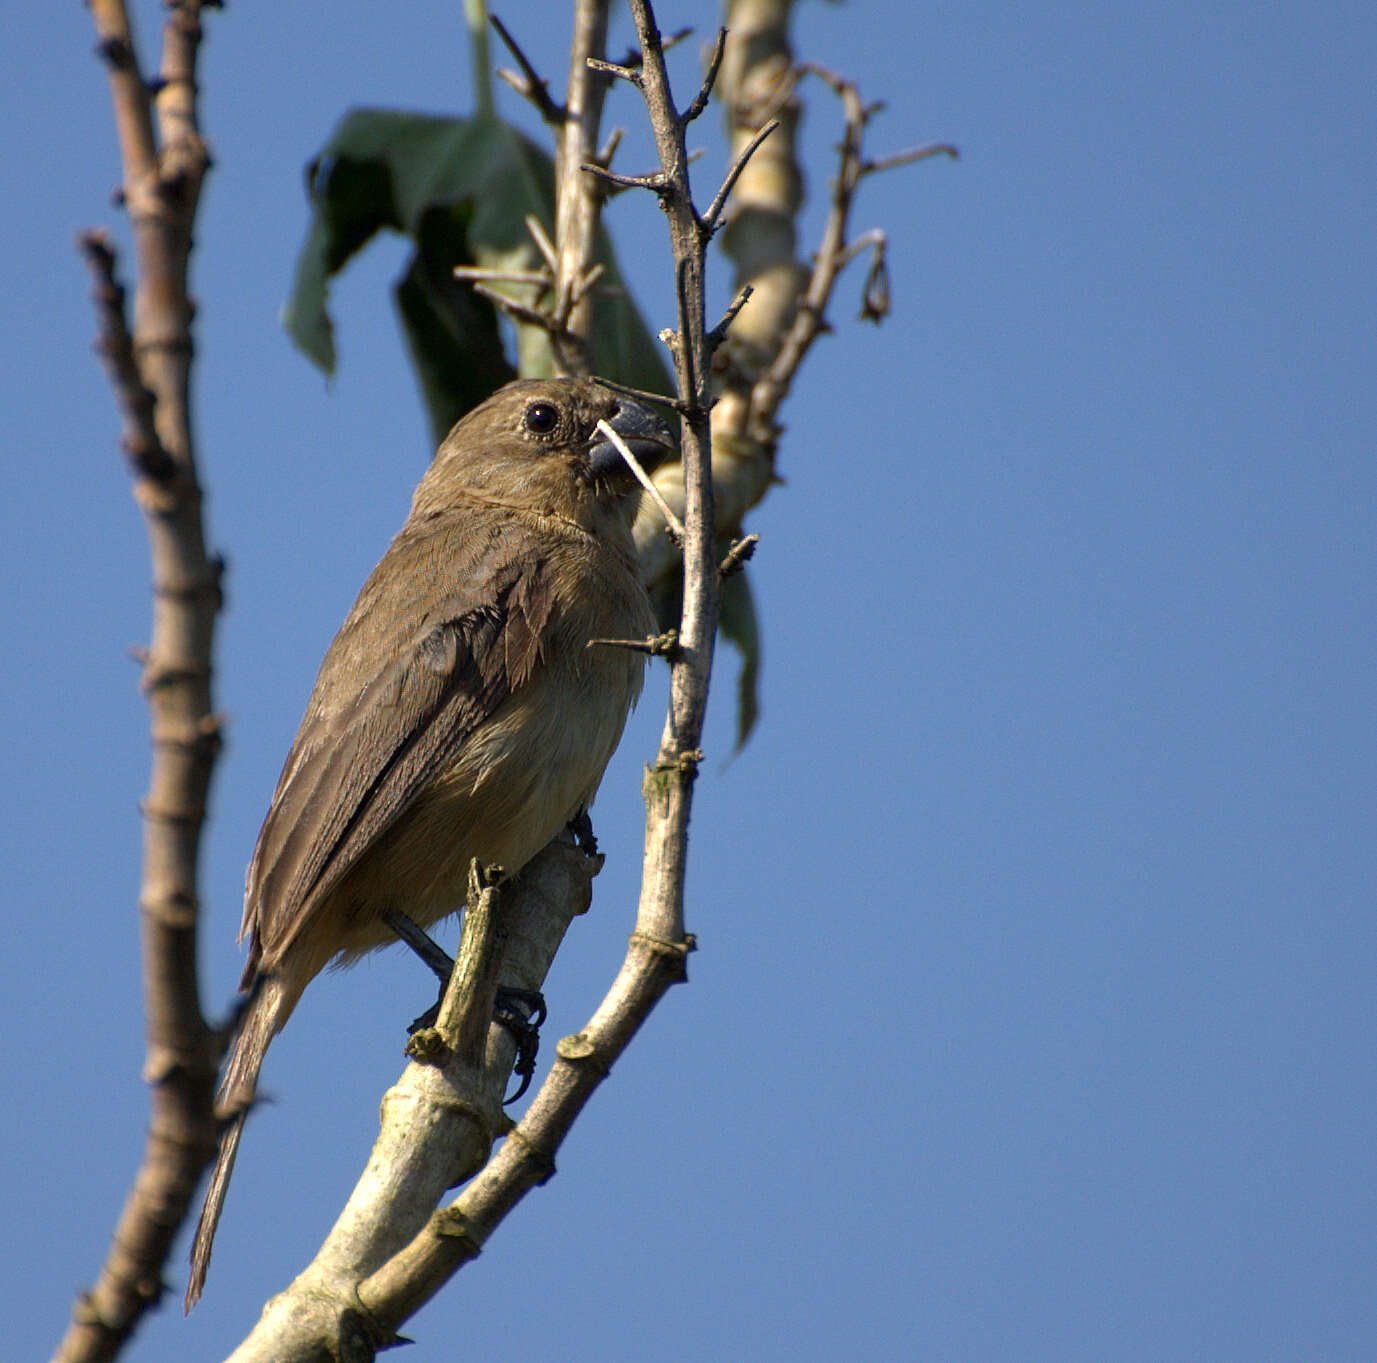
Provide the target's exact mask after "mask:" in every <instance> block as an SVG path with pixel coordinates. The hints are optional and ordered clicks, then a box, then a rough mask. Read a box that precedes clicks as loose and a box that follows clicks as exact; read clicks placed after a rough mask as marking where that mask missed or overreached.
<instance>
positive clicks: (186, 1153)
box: [55, 0, 222, 1363]
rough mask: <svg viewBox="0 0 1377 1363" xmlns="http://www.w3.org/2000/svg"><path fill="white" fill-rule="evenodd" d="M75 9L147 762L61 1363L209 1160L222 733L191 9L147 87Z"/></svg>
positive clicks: (123, 1328)
mask: <svg viewBox="0 0 1377 1363" xmlns="http://www.w3.org/2000/svg"><path fill="white" fill-rule="evenodd" d="M90 8H91V13H92V18H93V20H94V22H95V27H96V32H97V35H98V39H99V41H98V45H97V50H98V51H99V52H100V54H101V56H102V57H103V58H104V60H105V63H106V67H107V71H108V74H109V79H110V93H111V102H112V106H113V111H114V121H115V127H116V131H117V133H118V136H119V143H120V153H121V160H122V166H123V195H122V197H123V201H124V203H125V205H126V206H127V209H128V212H129V218H130V223H131V227H132V231H133V236H134V246H135V255H136V259H137V262H138V270H137V276H136V279H135V281H134V291H135V296H134V307H133V317H134V322H133V325H132V327H130V326H128V325H127V324H126V322H125V319H124V297H123V290H122V289H121V288H120V286H119V284H118V283H117V281H116V278H115V259H114V254H113V251H112V250H111V248H110V246H109V244H108V242H107V241H106V240H104V238H103V237H102V236H100V235H99V234H91V233H88V234H86V235H84V236H83V238H82V239H81V247H82V251H83V253H84V254H85V256H86V260H87V263H88V264H89V266H90V267H91V269H92V270H93V272H94V274H95V276H96V281H97V283H96V294H97V312H98V317H99V328H100V338H101V339H100V341H99V343H98V345H99V348H100V349H101V351H102V354H103V356H104V358H105V362H106V367H107V369H108V371H109V373H110V376H111V380H112V383H113V385H114V388H115V392H116V399H117V402H118V404H119V407H120V409H121V413H122V416H123V422H124V439H123V444H124V447H125V450H126V452H127V453H128V455H129V457H130V463H131V467H132V470H133V472H134V475H135V479H134V497H135V500H136V501H137V503H138V505H139V506H140V508H141V509H142V511H143V513H144V520H145V525H146V528H147V532H148V538H149V551H150V558H151V562H152V575H153V587H154V591H153V622H152V632H151V636H150V642H149V646H148V650H147V662H146V664H145V667H144V675H143V683H144V685H143V690H144V694H145V695H146V697H147V700H148V705H149V714H150V728H151V732H152V736H153V754H152V762H151V767H150V776H149V787H148V793H147V795H146V797H145V798H144V800H143V802H142V808H143V812H144V855H143V873H142V884H141V887H140V893H139V915H140V923H141V931H142V947H143V990H144V1011H145V1015H146V1018H147V1030H148V1052H147V1059H146V1061H145V1066H144V1073H145V1076H146V1077H147V1079H148V1081H149V1084H150V1104H151V1108H152V1112H151V1117H150V1120H149V1134H148V1138H147V1142H146V1144H145V1147H144V1154H143V1159H142V1163H141V1165H140V1168H139V1171H138V1173H137V1175H136V1177H135V1179H134V1182H133V1185H132V1187H131V1188H130V1191H129V1194H128V1196H127V1199H126V1201H125V1205H124V1209H123V1211H122V1212H121V1215H120V1218H119V1222H118V1224H117V1226H116V1228H115V1231H114V1235H113V1237H112V1243H111V1246H110V1249H109V1251H108V1253H107V1255H106V1259H105V1262H104V1264H103V1265H102V1267H101V1271H100V1276H99V1278H98V1280H97V1283H96V1285H95V1287H94V1288H92V1289H91V1290H90V1291H89V1292H87V1293H84V1294H83V1295H82V1297H81V1298H80V1299H79V1301H78V1303H77V1306H76V1309H75V1311H74V1318H73V1323H72V1325H71V1327H70V1328H69V1330H68V1332H67V1334H66V1336H65V1337H64V1338H63V1340H62V1342H61V1344H60V1345H59V1347H58V1351H57V1353H56V1355H55V1358H57V1359H59V1360H62V1363H75V1360H95V1359H110V1358H113V1357H115V1355H116V1354H117V1353H118V1351H119V1350H120V1348H121V1347H122V1346H123V1344H124V1343H125V1341H126V1340H127V1339H128V1338H129V1336H130V1334H131V1333H132V1332H133V1330H134V1328H135V1326H136V1325H137V1324H138V1322H139V1320H140V1318H141V1317H142V1315H143V1313H144V1312H145V1311H146V1310H148V1309H149V1308H150V1307H151V1306H153V1305H155V1304H156V1303H157V1302H158V1300H159V1297H160V1295H161V1291H162V1288H161V1283H162V1277H163V1267H164V1264H165V1263H166V1259H167V1254H168V1251H169V1249H170V1248H171V1245H172V1240H173V1237H174V1235H175V1233H176V1231H177V1229H178V1227H179V1226H180V1224H181V1221H182V1220H183V1218H184V1217H185V1215H186V1212H187V1210H188V1208H189V1207H190V1203H191V1198H192V1196H193V1195H194V1194H195V1191H196V1185H197V1182H198V1180H199V1178H200V1174H201V1172H202V1170H203V1169H204V1168H205V1166H206V1164H207V1163H208V1162H209V1160H210V1159H211V1158H212V1157H213V1155H214V1153H215V1145H216V1134H217V1133H216V1124H215V1112H214V1083H215V1071H216V1068H217V1063H218V1060H219V1038H218V1036H217V1033H216V1032H215V1031H213V1030H212V1029H211V1028H210V1027H209V1026H208V1025H207V1023H206V1021H205V1019H204V1017H203V1016H202V1014H201V1008H200V999H199V994H198V992H197V981H196V923H197V911H198V897H197V859H198V849H199V843H200V835H201V825H202V820H203V816H204V811H205V807H206V797H207V791H208V788H209V784H210V777H211V771H212V768H213V765H214V760H215V756H216V753H217V751H218V749H219V744H220V729H221V723H222V721H221V719H220V717H219V716H218V715H217V714H216V712H215V710H214V708H213V706H212V704H211V691H210V671H211V644H212V639H213V633H214V625H215V616H216V612H217V610H218V607H219V600H220V593H219V576H220V571H221V564H220V563H219V561H218V560H217V559H214V558H212V557H211V556H210V555H209V554H207V552H206V549H205V540H204V532H203V529H202V524H201V491H200V485H199V482H198V480H197V473H196V460H195V453H194V448H193V443H192V424H191V414H190V407H189V403H190V381H189V379H190V367H191V360H192V335H191V315H192V305H191V300H190V298H189V296H188V291H187V267H188V258H189V255H190V251H191V240H192V237H191V229H192V223H193V220H194V218H195V214H196V209H197V206H198V204H199V202H200V190H201V184H202V181H203V179H204V176H205V174H206V171H207V169H208V167H209V165H210V158H209V156H208V155H207V152H206V148H205V144H204V142H203V141H202V139H201V136H200V130H199V126H198V120H197V110H196V61H197V56H198V53H199V49H200V40H201V23H200V18H201V5H200V3H198V0H177V3H174V4H172V5H171V6H170V7H169V11H168V15H167V18H166V21H165V23H164V26H163V47H162V58H161V63H160V68H159V75H158V79H157V80H156V81H155V82H152V83H150V84H148V85H146V84H145V82H144V78H143V74H142V70H141V67H140V64H139V60H138V55H137V52H136V50H135V45H134V40H133V35H132V33H131V31H130V26H129V16H128V13H127V12H126V8H125V5H124V3H123V0H91V4H90Z"/></svg>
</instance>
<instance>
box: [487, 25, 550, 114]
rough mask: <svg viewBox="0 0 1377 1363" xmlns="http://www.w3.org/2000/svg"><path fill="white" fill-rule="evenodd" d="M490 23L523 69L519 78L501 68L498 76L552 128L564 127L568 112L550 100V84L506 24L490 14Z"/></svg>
mask: <svg viewBox="0 0 1377 1363" xmlns="http://www.w3.org/2000/svg"><path fill="white" fill-rule="evenodd" d="M488 22H489V23H490V24H491V25H492V26H493V27H494V28H495V29H496V30H497V36H498V37H499V38H501V39H502V41H503V42H504V43H506V45H507V51H508V52H510V53H511V54H512V57H513V59H514V60H515V61H516V64H517V65H518V66H519V67H520V68H521V75H520V76H519V77H518V76H517V75H515V73H513V72H511V71H503V70H501V69H500V68H499V70H498V73H497V74H498V75H499V76H501V77H502V79H503V80H505V81H506V82H507V84H508V85H510V86H511V87H512V89H513V90H515V91H516V92H517V93H518V94H520V95H524V96H525V97H526V98H527V99H528V100H530V101H531V103H532V104H534V105H535V107H536V108H537V109H538V110H539V111H540V116H541V118H543V119H544V120H545V121H546V122H547V123H548V124H550V126H551V127H554V128H559V127H562V126H563V124H564V120H565V119H566V118H567V117H568V116H569V114H568V110H567V109H565V108H564V107H563V106H562V105H559V104H556V103H555V101H554V100H553V99H551V98H550V88H549V86H550V83H549V82H548V81H546V80H543V79H542V78H541V76H540V73H539V72H538V71H537V70H536V69H535V67H534V66H532V65H531V62H530V59H529V58H528V57H527V56H526V54H525V52H523V51H522V50H521V47H520V45H519V44H518V43H517V41H516V39H515V38H513V37H512V35H511V33H510V32H509V31H508V29H507V26H506V24H504V23H503V22H502V20H501V19H499V18H498V17H497V15H495V14H489V15H488Z"/></svg>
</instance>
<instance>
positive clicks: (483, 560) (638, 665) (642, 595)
mask: <svg viewBox="0 0 1377 1363" xmlns="http://www.w3.org/2000/svg"><path fill="white" fill-rule="evenodd" d="M600 418H601V419H603V420H606V421H607V422H608V424H609V425H610V426H611V427H612V429H613V430H615V431H616V432H617V433H618V434H619V435H620V436H621V437H622V439H623V440H624V441H625V442H626V444H627V445H629V446H630V448H631V449H632V451H633V452H634V453H635V454H636V456H637V458H638V459H639V460H641V462H642V463H643V464H644V465H647V466H650V467H653V466H654V465H655V464H657V463H659V462H660V460H661V459H662V458H663V457H664V456H665V454H666V453H668V452H669V451H670V450H671V449H672V446H671V444H670V439H669V433H668V431H667V430H666V428H665V426H664V424H663V423H662V422H661V421H660V420H659V418H658V417H656V416H655V414H654V413H653V412H651V411H650V410H649V409H648V408H646V407H643V406H641V405H640V404H639V403H636V402H634V401H632V400H630V399H629V398H626V397H623V396H621V395H619V394H617V393H615V392H614V391H612V390H611V389H609V388H607V387H604V386H602V385H600V384H599V383H598V382H597V381H596V380H593V379H523V380H518V381H517V382H515V383H510V384H508V385H507V386H506V387H505V388H502V389H500V390H499V391H498V392H497V393H495V394H494V395H493V396H492V397H491V398H489V399H488V400H487V401H486V402H484V403H483V404H482V405H481V406H479V407H476V408H475V409H474V410H473V411H472V412H470V413H469V414H468V415H467V416H466V417H464V419H463V420H462V421H460V422H459V423H458V425H456V426H455V427H454V429H453V430H452V431H450V433H449V435H448V436H446V437H445V440H444V442H443V443H442V444H441V446H440V449H439V452H438V453H437V454H436V456H435V460H434V462H433V463H432V464H431V466H430V468H429V470H428V471H427V473H426V475H425V477H424V478H422V479H421V482H420V485H419V486H418V487H417V489H416V494H415V497H414V498H413V500H412V504H411V514H410V515H409V516H408V517H407V519H406V523H405V524H404V525H403V526H402V528H401V531H400V532H399V533H398V535H397V537H396V538H395V539H394V540H393V541H392V544H391V546H390V547H389V549H388V551H387V553H386V554H384V555H383V558H382V561H381V562H380V563H379V564H378V566H377V567H376V568H374V570H373V572H372V574H371V575H370V576H369V578H368V581H367V582H365V583H364V585H363V590H362V591H361V592H360V593H359V596H358V600H357V601H355V603H354V608H353V609H352V610H351V611H350V612H349V615H348V617H347V618H346V620H345V622H344V624H343V625H342V626H341V628H340V631H339V633H338V634H337V635H336V636H335V638H334V642H333V643H331V645H330V647H329V649H328V650H327V652H326V654H325V660H324V662H322V663H321V666H320V673H319V675H318V676H317V678H316V684H315V689H314V690H313V691H312V692H311V698H310V700H309V701H308V702H307V705H306V714H305V717H304V718H303V719H302V721H301V727H300V728H299V729H298V730H297V735H296V738H295V740H294V741H293V743H292V747H291V751H290V752H289V753H288V754H287V761H286V763H285V764H284V766H283V768H282V775H281V777H280V778H279V779H278V783H277V790H276V791H275V792H274V794H273V798H272V804H271V805H270V806H269V809H268V814H267V818H266V819H264V821H263V828H262V831H261V832H260V833H259V835H258V845H257V847H256V848H255V849H254V853H253V859H252V861H251V862H250V863H249V870H248V879H247V885H246V889H245V895H244V921H243V926H242V928H241V929H240V938H241V940H242V939H243V937H245V936H247V937H248V939H249V954H248V962H247V964H246V966H245V968H244V976H243V980H242V981H241V988H243V989H251V988H255V987H256V992H255V993H254V994H253V997H252V999H251V1001H250V1002H249V1004H248V1006H247V1009H246V1012H245V1015H244V1017H243V1019H242V1024H241V1027H240V1030H239V1035H238V1039H237V1041H236V1043H235V1046H234V1050H233V1053H232V1054H231V1056H230V1058H229V1063H228V1065H227V1066H226V1069H225V1074H224V1078H223V1080H222V1082H221V1085H220V1091H219V1103H220V1105H221V1106H222V1107H223V1108H225V1109H228V1110H231V1111H238V1113H239V1115H238V1116H236V1117H234V1118H233V1120H232V1121H231V1122H230V1123H229V1124H228V1126H227V1127H226V1128H225V1131H224V1133H223V1135H222V1136H221V1139H220V1150H219V1154H218V1157H217V1159H216V1163H215V1169H214V1172H213V1173H212V1175H211V1180H210V1186H209V1188H208V1190H207V1192H206V1200H205V1205H204V1206H203V1207H202V1209H201V1218H200V1221H199V1223H198V1224H197V1227H196V1239H195V1243H194V1246H193V1249H192V1271H191V1280H190V1284H189V1285H188V1287H187V1295H186V1305H187V1308H188V1309H190V1308H191V1306H192V1305H194V1304H195V1302H196V1300H197V1299H198V1298H199V1297H200V1295H201V1289H202V1287H203V1286H204V1283H205V1275H206V1269H207V1266H208V1264H209V1261H210V1251H211V1244H212V1241H213V1240H214V1237H215V1227H216V1223H217V1222H218V1221H219V1219H220V1211H221V1208H222V1207H223V1205H224V1200H225V1192H226V1189H227V1188H228V1186H229V1178H230V1174H231V1172H232V1171H233V1168H234V1158H235V1154H236V1152H237V1150H238V1148H239V1140H240V1136H241V1135H242V1133H243V1126H244V1114H245V1111H246V1109H247V1104H248V1103H249V1101H250V1099H251V1098H252V1097H253V1094H254V1090H255V1087H256V1085H257V1082H258V1074H259V1070H260V1069H261V1068H262V1065H263V1056H264V1054H265V1052H266V1051H267V1049H268V1045H269V1043H270V1042H271V1041H272V1039H273V1037H274V1036H275V1035H276V1034H277V1032H278V1031H280V1030H281V1028H282V1025H283V1024H284V1023H285V1022H286V1021H287V1018H288V1017H289V1016H290V1014H291V1011H292V1009H293V1008H294V1007H295V1006H296V1002H297V1000H298V999H299V998H300V997H301V992H302V990H303V989H305V987H306V986H307V984H309V983H310V981H311V980H312V978H314V976H315V975H316V974H318V973H319V971H320V970H321V969H322V968H323V967H324V966H326V965H327V964H329V963H331V962H335V963H339V964H345V963H348V962H351V961H353V960H355V959H357V958H358V957H359V956H360V955H361V954H363V953H364V952H366V951H371V950H373V949H374V948H376V947H381V946H386V945H388V944H389V943H392V942H395V941H396V940H397V937H396V934H395V932H393V930H392V929H391V928H389V927H388V926H387V924H386V923H385V922H384V921H383V918H382V915H383V914H384V913H386V912H388V911H393V912H400V913H402V914H405V915H406V916H407V917H408V918H410V919H412V920H413V921H414V922H415V923H417V924H420V925H422V926H424V925H426V924H429V923H433V922H434V921H435V920H436V919H439V918H442V917H444V916H445V915H447V914H450V913H454V912H455V911H457V910H458V909H459V908H461V907H462V906H463V902H464V895H465V891H466V888H467V883H468V868H469V863H470V861H471V860H472V859H473V858H475V857H476V858H478V860H479V861H480V862H481V863H483V864H484V865H485V866H500V867H502V868H503V869H504V870H505V871H507V872H508V873H513V872H516V871H517V870H519V869H520V868H521V867H522V866H523V865H524V864H525V863H526V862H527V861H529V860H530V859H531V858H532V857H533V856H534V855H535V854H536V853H537V852H539V851H540V849H541V848H542V847H544V846H545V845H546V843H548V842H549V841H550V839H551V838H553V837H554V836H555V834H556V833H558V832H559V830H560V829H561V828H562V827H563V826H564V825H565V824H566V823H568V822H569V820H570V819H572V818H574V817H575V816H576V815H577V814H578V813H579V812H580V811H582V810H583V809H584V808H585V807H586V806H587V805H588V803H589V802H590V801H591V800H592V798H593V794H594V792H595V791H596V790H597V788H598V783H599V781H600V780H601V779H602V773H603V768H604V767H606V765H607V762H608V759H609V758H610V757H611V756H612V752H613V749H615V748H616V746H617V742H618V740H619V739H620V737H621V732H622V726H623V724H624V723H625V721H626V715H627V711H628V710H629V709H630V707H631V705H632V704H633V703H634V702H635V700H636V697H637V696H638V695H639V693H640V689H641V682H642V679H643V673H644V662H645V660H644V657H643V656H642V655H641V654H639V653H636V652H633V651H631V650H628V649H621V648H607V647H601V648H589V647H588V646H587V645H588V641H589V640H590V639H595V638H636V637H645V636H646V635H648V634H650V633H652V632H653V630H654V627H655V626H654V617H653V616H652V614H651V610H650V604H649V601H648V600H647V598H646V592H645V588H644V587H643V586H642V585H641V579H640V575H639V573H638V570H637V565H636V558H635V551H634V548H633V546H632V541H631V522H632V519H633V517H634V515H635V512H636V506H637V503H638V501H639V499H640V488H639V485H638V484H637V482H636V481H635V479H634V477H633V475H632V473H631V471H630V469H629V468H628V466H627V464H626V463H625V461H624V460H623V458H622V457H621V455H620V454H619V453H618V451H617V450H616V448H615V447H614V445H613V444H612V443H611V442H610V441H609V440H607V439H606V438H605V437H603V436H602V435H600V434H599V433H598V431H597V430H596V429H595V428H596V425H597V422H598V420H599V419H600Z"/></svg>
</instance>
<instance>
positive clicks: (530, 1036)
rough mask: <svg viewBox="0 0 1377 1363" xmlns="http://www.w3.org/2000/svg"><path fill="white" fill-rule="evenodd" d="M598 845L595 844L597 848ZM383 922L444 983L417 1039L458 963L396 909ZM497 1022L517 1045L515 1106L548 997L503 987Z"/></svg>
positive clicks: (529, 1072) (416, 1027)
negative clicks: (518, 1082)
mask: <svg viewBox="0 0 1377 1363" xmlns="http://www.w3.org/2000/svg"><path fill="white" fill-rule="evenodd" d="M581 817H582V818H583V821H584V823H586V824H587V828H588V837H589V838H590V839H591V838H592V836H593V825H592V823H591V822H590V821H589V819H588V815H587V812H586V811H585V812H584V813H583V814H582V816H581ZM576 836H577V833H576ZM596 846H597V844H596V843H594V847H595V848H596ZM382 919H383V922H384V923H386V924H387V926H388V927H390V928H391V929H392V931H393V932H395V933H396V934H397V936H398V937H399V938H400V939H401V940H402V941H403V942H405V943H406V944H407V946H409V947H410V948H411V949H412V951H414V952H415V953H416V955H417V956H419V957H420V958H421V960H423V961H424V962H425V963H426V965H428V966H429V967H430V969H431V970H432V971H433V972H434V973H435V975H436V977H437V978H438V979H439V981H440V998H439V999H436V1000H435V1002H434V1004H432V1005H431V1007H429V1008H427V1009H426V1011H425V1012H424V1013H422V1014H421V1016H420V1017H418V1018H416V1019H415V1021H413V1022H412V1023H411V1025H410V1026H409V1027H408V1028H407V1029H406V1030H407V1035H409V1036H414V1035H415V1034H416V1033H417V1032H419V1031H420V1030H421V1028H422V1027H433V1026H434V1025H435V1019H436V1018H437V1017H438V1016H439V1015H440V1001H441V999H443V998H444V995H445V986H446V985H447V984H448V983H449V977H450V974H451V972H452V971H453V969H454V960H453V958H452V957H451V956H450V955H449V953H448V952H446V951H445V949H444V948H443V947H442V946H441V945H440V944H439V943H438V942H437V941H436V940H435V939H434V938H433V937H432V936H431V935H430V934H429V933H428V932H426V930H425V929H424V928H422V927H420V926H419V925H418V924H416V923H415V922H414V921H413V920H412V919H410V918H408V917H407V916H406V914H404V913H399V912H398V911H397V910H395V909H384V910H383V914H382ZM492 1016H493V1021H494V1022H495V1023H497V1025H498V1026H499V1027H505V1028H506V1029H507V1031H508V1032H510V1033H511V1036H512V1038H513V1040H514V1041H515V1042H516V1061H515V1064H514V1065H513V1067H512V1073H513V1074H515V1075H516V1076H517V1078H518V1079H519V1080H520V1081H521V1082H520V1085H519V1086H518V1088H517V1090H516V1092H515V1093H514V1094H512V1096H511V1097H510V1098H504V1099H503V1100H502V1101H503V1103H504V1104H506V1103H514V1102H516V1100H517V1099H518V1098H520V1097H521V1095H522V1094H523V1093H525V1092H526V1090H527V1089H528V1088H530V1086H531V1078H532V1076H533V1075H534V1074H535V1062H536V1052H537V1051H538V1050H539V1048H540V1024H541V1023H542V1022H544V1021H545V1016H546V1014H545V996H544V995H543V994H542V993H541V992H540V990H538V989H519V988H517V987H516V986H514V985H505V984H499V985H498V986H497V996H496V998H495V999H494V1001H493V1010H492Z"/></svg>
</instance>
